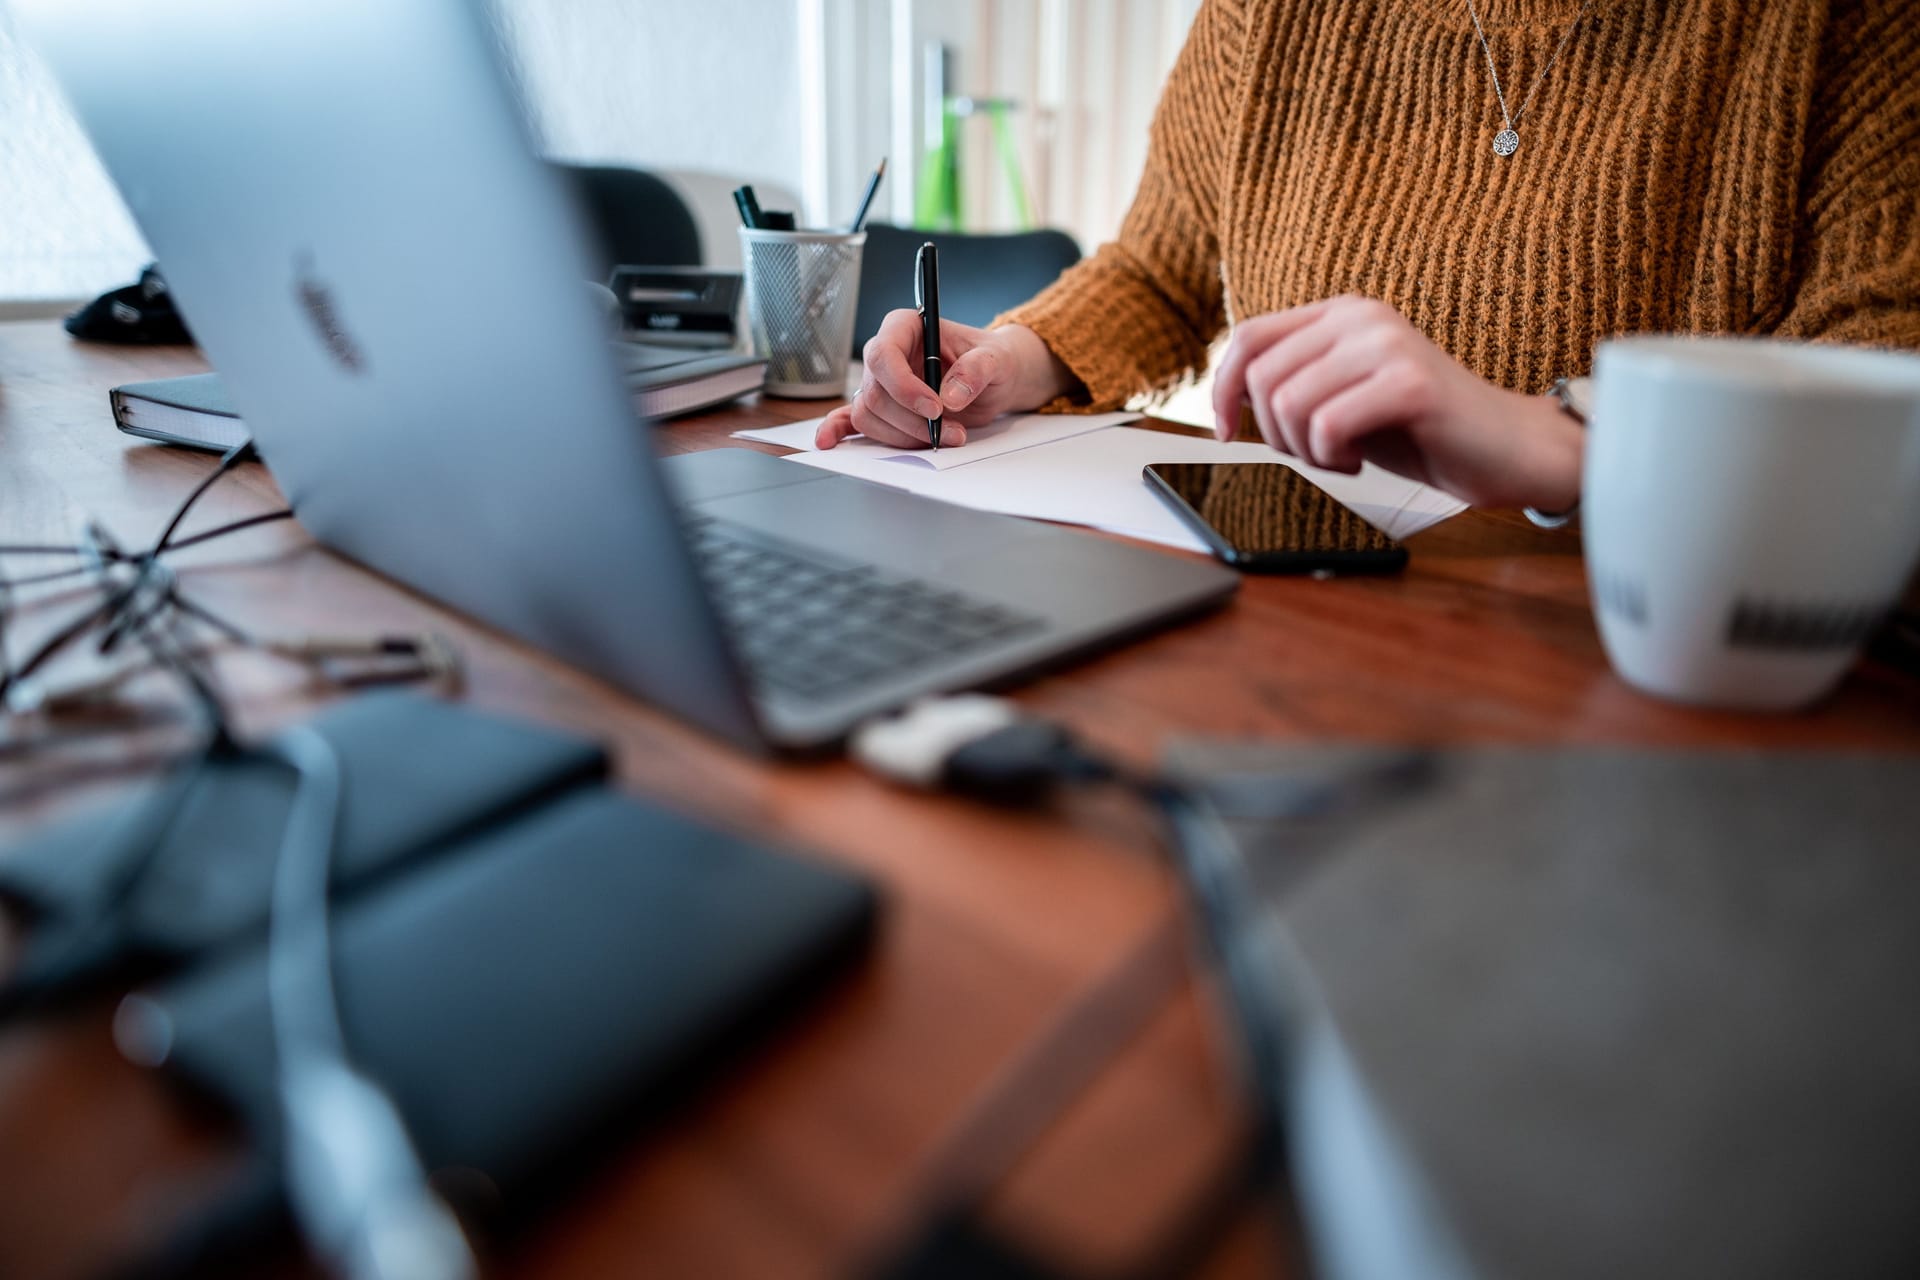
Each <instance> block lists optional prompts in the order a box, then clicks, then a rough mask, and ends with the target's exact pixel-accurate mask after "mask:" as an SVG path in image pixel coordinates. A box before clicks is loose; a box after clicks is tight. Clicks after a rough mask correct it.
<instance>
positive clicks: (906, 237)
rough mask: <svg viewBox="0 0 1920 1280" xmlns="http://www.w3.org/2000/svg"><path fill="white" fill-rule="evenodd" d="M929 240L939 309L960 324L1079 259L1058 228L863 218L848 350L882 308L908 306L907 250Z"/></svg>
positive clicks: (1012, 301) (986, 315)
mask: <svg viewBox="0 0 1920 1280" xmlns="http://www.w3.org/2000/svg"><path fill="white" fill-rule="evenodd" d="M929 240H931V241H933V243H934V244H935V245H936V246H938V248H939V250H940V314H941V316H942V317H943V318H945V319H948V320H958V321H959V322H960V323H961V324H971V325H983V324H985V323H987V321H989V320H991V319H993V318H994V317H995V316H997V315H999V314H1000V313H1001V312H1002V311H1005V310H1006V309H1007V308H1009V307H1012V306H1017V305H1018V304H1020V303H1022V302H1025V301H1026V300H1027V299H1028V298H1031V297H1032V296H1033V295H1034V294H1036V293H1038V292H1040V290H1042V289H1044V288H1046V287H1047V286H1048V285H1050V284H1052V283H1053V282H1054V280H1055V279H1057V278H1058V277H1059V275H1060V273H1061V272H1062V271H1065V270H1066V269H1067V268H1068V267H1070V266H1072V265H1073V264H1074V263H1076V262H1078V261H1080V246H1079V245H1078V244H1075V243H1074V240H1073V237H1072V236H1070V235H1068V234H1067V233H1066V232H1064V231H1054V230H1042V231H1016V232H1011V233H1008V234H1005V235H966V234H963V233H961V232H957V231H916V230H914V229H913V228H911V227H893V226H888V225H887V224H886V223H883V222H870V223H868V224H867V247H866V249H865V251H864V252H863V253H862V255H861V261H860V307H859V310H858V311H857V312H856V313H855V315H854V321H853V354H854V355H856V356H857V355H859V354H860V349H861V348H862V347H864V346H866V344H867V339H868V338H871V337H872V336H873V335H874V334H875V333H876V332H878V331H879V328H880V321H881V320H882V319H883V318H885V316H886V314H887V312H889V311H892V310H893V309H894V308H896V307H911V306H912V305H913V255H914V252H915V251H916V250H918V249H919V247H920V246H921V245H922V244H925V243H926V242H927V241H929Z"/></svg>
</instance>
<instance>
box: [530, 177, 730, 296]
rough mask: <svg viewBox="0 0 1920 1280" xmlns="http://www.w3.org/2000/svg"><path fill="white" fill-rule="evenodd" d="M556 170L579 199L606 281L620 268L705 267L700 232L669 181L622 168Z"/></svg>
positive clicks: (602, 276)
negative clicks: (701, 253)
mask: <svg viewBox="0 0 1920 1280" xmlns="http://www.w3.org/2000/svg"><path fill="white" fill-rule="evenodd" d="M554 167H555V168H556V169H558V170H560V172H561V173H563V174H564V175H566V178H567V180H568V181H569V182H571V183H572V184H573V187H574V190H575V191H576V192H577V193H578V194H579V199H580V208H581V209H582V211H583V212H584V213H585V214H586V217H587V222H588V229H589V230H590V231H591V232H592V233H593V235H594V239H595V245H594V247H595V249H597V250H598V251H599V255H600V256H599V257H598V258H597V259H596V260H595V265H596V266H597V267H599V269H600V272H601V275H600V278H601V279H602V280H605V279H606V278H607V277H608V276H610V275H612V274H613V269H614V268H615V267H618V266H645V267H697V266H699V265H701V259H700V229H699V227H698V225H696V224H695V222H694V220H693V214H692V212H690V211H689V210H688V208H687V203H686V201H684V200H682V199H681V198H680V195H679V193H678V192H676V191H675V190H674V189H673V188H672V187H671V186H669V185H668V184H667V183H666V182H664V181H663V180H661V179H660V178H657V177H655V176H654V175H653V174H651V173H647V172H645V171H644V170H641V169H627V168H622V167H620V166H618V165H588V164H566V163H560V162H555V164H554Z"/></svg>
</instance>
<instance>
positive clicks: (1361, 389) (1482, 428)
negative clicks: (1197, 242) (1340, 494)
mask: <svg viewBox="0 0 1920 1280" xmlns="http://www.w3.org/2000/svg"><path fill="white" fill-rule="evenodd" d="M1249 403H1250V404H1251V405H1252V408H1253V416H1254V421H1255V422H1257V423H1258V424H1259V427H1260V434H1261V436H1263V437H1264V438H1265V439H1266V442H1267V443H1268V444H1270V445H1272V446H1273V447H1274V448H1275V449H1278V450H1280V451H1281V452H1282V453H1290V454H1293V455H1294V456H1296V457H1298V458H1300V459H1302V460H1303V461H1306V462H1310V463H1312V464H1313V465H1315V466H1318V467H1326V468H1328V469H1329V470H1333V471H1345V472H1354V471H1358V470H1359V469H1360V464H1361V463H1363V462H1373V463H1377V464H1378V465H1380V466H1383V467H1386V468H1387V469H1388V470H1390V471H1396V472H1399V473H1400V474H1401V475H1405V476H1411V477H1412V478H1414V479H1416V480H1421V481H1424V482H1426V483H1428V484H1431V485H1434V486H1435V487H1436V488H1440V489H1444V490H1446V491H1447V492H1448V493H1451V494H1453V495H1454V496H1456V497H1458V498H1461V499H1464V500H1465V501H1467V502H1470V503H1472V504H1473V505H1475V506H1485V507H1529V506H1530V507H1537V508H1539V509H1541V510H1544V511H1563V510H1565V509H1567V508H1568V507H1571V506H1572V505H1573V504H1574V502H1575V501H1576V500H1577V499H1578V498H1579V496H1580V459H1581V449H1582V432H1581V431H1580V428H1579V427H1578V426H1577V425H1575V424H1574V423H1573V422H1572V421H1571V420H1570V419H1568V418H1567V417H1566V416H1565V415H1564V414H1562V413H1561V412H1560V410H1559V409H1558V408H1557V407H1556V406H1555V405H1554V403H1553V402H1552V401H1551V400H1549V399H1547V398H1546V397H1544V396H1529V395H1522V394H1521V393H1519V392H1517V391H1508V390H1506V389H1504V388H1502V387H1496V386H1494V385H1493V384H1492V383H1490V382H1487V381H1484V380H1483V379H1481V378H1479V377H1477V376H1475V375H1474V374H1473V373H1471V372H1470V371H1468V370H1467V369H1466V368H1465V367H1463V366H1462V365H1461V364H1460V363H1459V362H1458V361H1456V360H1455V359H1454V358H1453V357H1452V356H1449V355H1448V354H1447V353H1446V352H1444V351H1442V350H1441V349H1440V348H1438V347H1436V346H1434V345H1433V343H1432V342H1430V341H1429V340H1428V339H1427V337H1426V335H1425V334H1423V333H1421V332H1420V331H1419V330H1418V329H1416V328H1414V327H1413V325H1412V324H1411V323H1410V322H1409V321H1408V320H1407V319H1406V317H1405V316H1402V315H1401V314H1400V313H1399V312H1398V311H1395V310H1394V309H1393V308H1392V307H1390V306H1388V305H1387V304H1386V303H1384V302H1378V301H1375V300H1373V299H1371V298H1355V297H1341V298H1329V299H1327V300H1325V301H1323V302H1315V303H1311V304H1309V305H1307V306H1304V307H1294V308H1293V309H1291V310H1288V311H1275V312H1272V313H1269V314H1267V315H1262V316H1255V317H1253V318H1252V319H1250V320H1244V321H1242V322H1241V323H1240V324H1238V325H1236V326H1235V327H1234V330H1233V336H1232V338H1231V339H1229V341H1228V343H1227V352H1226V356H1225V358H1224V359H1223V360H1222V361H1221V364H1220V368H1219V369H1218V370H1217V371H1216V372H1215V374H1214V382H1213V412H1214V424H1215V425H1214V431H1215V434H1217V435H1218V436H1219V437H1220V438H1221V439H1223V440H1230V439H1232V438H1233V436H1234V435H1235V434H1236V433H1237V432H1238V430H1239V426H1240V410H1241V406H1242V405H1243V404H1249Z"/></svg>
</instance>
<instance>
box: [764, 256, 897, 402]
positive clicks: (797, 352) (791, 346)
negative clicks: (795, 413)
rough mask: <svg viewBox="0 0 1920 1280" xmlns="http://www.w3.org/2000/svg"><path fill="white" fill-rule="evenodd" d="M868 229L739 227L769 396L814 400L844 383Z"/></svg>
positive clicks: (839, 391)
mask: <svg viewBox="0 0 1920 1280" xmlns="http://www.w3.org/2000/svg"><path fill="white" fill-rule="evenodd" d="M866 243H867V233H866V232H864V231H855V232H852V233H848V232H843V231H756V230H753V229H751V228H748V227H742V228H740V259H741V262H742V263H743V264H744V266H745V274H746V281H747V320H748V324H749V325H750V326H751V328H752V330H753V349H754V353H755V354H756V355H760V356H764V357H766V361H767V382H766V391H767V394H768V395H775V396H796V397H803V398H821V397H826V396H841V395H845V394H846V389H847V359H848V356H849V353H850V352H851V351H852V350H853V320H854V313H855V312H856V311H857V309H858V304H859V301H860V251H861V249H862V248H863V247H864V246H865V245H866Z"/></svg>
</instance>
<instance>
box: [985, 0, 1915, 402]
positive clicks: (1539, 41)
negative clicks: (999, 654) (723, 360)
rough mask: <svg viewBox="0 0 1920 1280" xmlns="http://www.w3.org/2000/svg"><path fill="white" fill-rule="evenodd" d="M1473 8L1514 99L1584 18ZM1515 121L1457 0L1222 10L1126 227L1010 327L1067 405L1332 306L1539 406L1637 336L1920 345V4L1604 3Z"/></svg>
mask: <svg viewBox="0 0 1920 1280" xmlns="http://www.w3.org/2000/svg"><path fill="white" fill-rule="evenodd" d="M1476 4H1477V7H1478V10H1479V13H1480V18H1481V22H1482V24H1483V25H1484V26H1485V28H1486V33H1487V40H1488V42H1489V44H1490V45H1491V46H1492V50H1493V56H1494V60H1495V64H1496V66H1497V68H1498V70H1499V73H1500V78H1501V83H1502V85H1503V86H1504V87H1505V88H1506V92H1507V101H1508V104H1509V105H1510V106H1511V107H1512V108H1514V109H1515V110H1518V109H1519V107H1520V101H1521V99H1522V98H1524V97H1525V96H1526V92H1527V86H1528V85H1530V84H1532V83H1533V80H1534V77H1535V76H1536V75H1537V74H1538V72H1539V70H1540V68H1541V66H1542V65H1543V64H1544V63H1545V61H1546V59H1547V58H1548V57H1549V55H1551V53H1552V52H1553V49H1554V46H1555V44H1556V43H1557V42H1558V41H1559V40H1560V38H1561V35H1562V34H1563V33H1564V32H1565V31H1566V29H1567V25H1568V23H1570V22H1571V21H1572V19H1573V16H1574V14H1575V13H1576V12H1578V10H1579V7H1580V5H1579V0H1476ZM1499 129H1500V110H1499V106H1498V104H1497V102H1496V101H1495V98H1494V90H1493V85H1492V82H1491V81H1490V79H1489V77H1488V74H1487V62H1486V57H1485V56H1484V55H1483V54H1482V52H1481V49H1480V45H1479V42H1478V41H1477V40H1476V39H1475V37H1474V31H1473V24H1472V22H1471V20H1470V19H1469V17H1468V11H1467V3H1466V0H1206V3H1205V4H1204V5H1203V7H1202V9H1201V11H1200V13H1199V15H1198V17H1197V18H1196V19H1195V21H1194V25H1193V30H1192V32H1191V34H1190V35H1189V37H1188V39H1187V43H1186V47H1185V48H1184V49H1183V50H1182V52H1181V54H1180V57H1179V60H1178V62H1177V64H1176V66H1175V68H1174V71H1173V74H1172V76H1171V77H1170V78H1169V80H1168V82H1167V85H1166V88H1165V90H1164V91H1163V93H1162V95H1161V98H1160V105H1159V109H1158V112H1157V114H1156V117H1155V120H1154V124H1153V131H1152V137H1151V143H1150V147H1149V153H1148V159H1147V166H1146V172H1145V173H1144V175H1143V176H1142V177H1141V180H1140V189H1139V192H1138V194H1137V195H1136V196H1135V198H1134V203H1133V206H1132V208H1131V209H1130V210H1129V212H1128V214H1127V217H1126V219H1125V222H1124V224H1123V226H1122V227H1121V231H1120V235H1119V238H1118V239H1117V240H1115V241H1114V242H1113V243H1110V244H1107V245H1104V246H1102V247H1101V248H1100V250H1099V251H1098V252H1097V253H1095V254H1094V255H1093V256H1092V257H1090V258H1088V259H1087V260H1086V261H1084V262H1082V263H1081V264H1080V265H1079V266H1077V267H1074V268H1073V269H1072V270H1070V271H1069V272H1067V273H1066V274H1065V275H1064V276H1062V277H1061V279H1060V280H1059V282H1058V283H1056V284H1055V285H1053V286H1052V287H1051V288H1050V289H1048V290H1047V291H1046V292H1044V293H1042V294H1041V295H1040V296H1039V297H1038V298H1036V299H1034V300H1033V301H1032V302H1031V303H1029V304H1027V305H1026V306H1024V307H1021V308H1018V309H1016V310H1015V311H1013V312H1011V313H1010V314H1009V315H1008V316H1007V317H1006V319H1010V320H1014V321H1018V322H1020V323H1023V324H1026V325H1028V326H1030V327H1031V328H1033V329H1034V330H1035V331H1036V332H1038V333H1039V334H1040V336H1041V337H1042V338H1043V339H1045V341H1046V342H1047V345H1048V346H1049V347H1051V348H1052V349H1053V351H1054V352H1055V354H1057V355H1058V356H1059V357H1060V358H1061V359H1062V360H1063V361H1064V362H1065V363H1066V364H1067V366H1068V367H1069V368H1070V369H1072V370H1073V372H1074V373H1075V374H1077V375H1078V376H1079V378H1080V379H1081V380H1082V381H1083V382H1084V383H1085V385H1086V394H1085V395H1084V396H1078V397H1075V398H1074V403H1073V405H1072V406H1071V407H1078V408H1108V407H1112V406H1115V405H1118V404H1120V403H1122V402H1124V401H1125V400H1127V399H1128V398H1129V397H1131V396H1133V395H1135V394H1137V393H1140V392H1144V391H1151V390H1155V389H1162V388H1166V387H1168V386H1169V385H1170V384H1172V383H1175V382H1177V381H1178V380H1180V379H1181V378H1182V377H1183V376H1186V375H1190V374H1192V373H1193V372H1195V371H1196V370H1199V369H1201V368H1203V367H1204V366H1205V364H1206V359H1207V347H1208V344H1209V342H1210V341H1211V340H1212V339H1213V338H1214V337H1216V336H1217V335H1218V334H1219V333H1220V332H1221V331H1222V330H1223V329H1224V328H1225V326H1226V325H1227V324H1228V323H1229V322H1230V320H1232V319H1236V318H1240V317H1245V316H1252V315H1257V314H1259V313H1261V312H1266V311H1276V310H1280V309H1282V308H1286V307H1291V306H1296V305H1299V304H1301V303H1305V302H1311V301H1313V300H1315V299H1317V298H1323V297H1328V296H1331V295H1334V294H1342V293H1357V294H1365V295H1369V296H1372V297H1376V298H1380V299H1382V300H1384V301H1386V302H1389V303H1391V304H1392V305H1393V306H1395V307H1396V308H1398V309H1399V310H1400V311H1401V312H1402V313H1403V314H1405V315H1406V316H1407V317H1408V318H1409V319H1411V320H1412V321H1413V323H1414V324H1416V325H1417V326H1419V328H1420V329H1421V330H1422V331H1423V332H1424V333H1426V334H1427V336H1428V337H1430V338H1431V339H1433V341H1434V342H1436V343H1437V344H1438V345H1439V346H1440V347H1441V348H1443V349H1444V350H1446V351H1448V352H1450V353H1452V354H1453V355H1454V356H1455V357H1456V358H1457V359H1459V360H1460V361H1461V362H1463V363H1464V364H1465V365H1467V367H1469V368H1470V369H1472V370H1474V371H1475V372H1476V373H1478V374H1480V375H1481V376H1482V377H1485V378H1487V379H1490V380H1491V381H1493V382H1495V383H1498V384H1500V385H1503V386H1507V387H1512V388H1515V389H1518V390H1523V391H1541V390H1544V389H1545V388H1546V387H1547V385H1548V384H1549V383H1550V382H1551V381H1552V380H1553V379H1554V378H1556V377H1559V376H1561V375H1564V374H1572V373H1581V372H1585V371H1586V370H1587V368H1588V367H1589V365H1590V363H1591V360H1592V354H1593V348H1594V345H1595V343H1597V342H1598V341H1600V340H1601V339H1604V338H1606V337H1608V336H1609V335H1612V334H1618V333H1628V332H1635V331H1647V330H1660V331H1676V332H1696V333H1745V334H1762V333H1772V334H1781V335H1789V336H1795V337H1807V338H1823V339H1832V340H1836V341H1847V342H1862V343H1875V344H1886V345H1895V346H1903V347H1920V3H1915V0H1594V3H1593V5H1592V8H1591V9H1590V10H1589V12H1588V13H1587V15H1586V18H1585V19H1584V20H1583V21H1582V22H1581V24H1580V26H1579V29H1578V30H1577V31H1576V32H1575V33H1574V35H1573V37H1572V39H1571V40H1570V41H1569V42H1568V43H1567V45H1566V48H1565V51H1564V52H1563V53H1562V54H1561V55H1560V60H1559V61H1558V62H1557V63H1556V64H1555V65H1554V66H1553V67H1552V69H1551V71H1550V72H1549V73H1548V75H1547V77H1546V79H1545V80H1544V81H1543V82H1541V84H1540V86H1539V89H1538V91H1537V92H1536V93H1535V94H1534V96H1533V100H1532V102H1531V104H1530V105H1529V106H1528V107H1527V108H1526V112H1525V114H1524V115H1523V116H1522V117H1521V119H1520V121H1519V123H1518V131H1519V134H1520V138H1521V143H1520V148H1519V150H1518V152H1517V153H1515V154H1514V155H1512V156H1510V157H1507V158H1504V159H1503V158H1501V157H1500V156H1497V155H1495V154H1494V152H1493V147H1492V144H1493V137H1494V134H1495V133H1496V132H1498V131H1499ZM1059 407H1069V406H1065V405H1063V406H1059Z"/></svg>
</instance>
